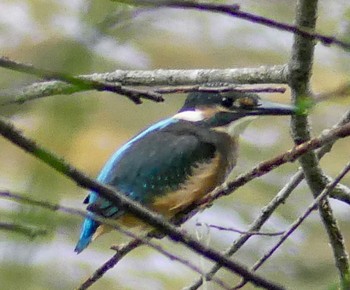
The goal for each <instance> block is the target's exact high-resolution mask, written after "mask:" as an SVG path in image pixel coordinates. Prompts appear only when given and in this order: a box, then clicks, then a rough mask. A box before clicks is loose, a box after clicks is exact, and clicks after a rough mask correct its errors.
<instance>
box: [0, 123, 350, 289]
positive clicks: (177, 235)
mask: <svg viewBox="0 0 350 290" xmlns="http://www.w3.org/2000/svg"><path fill="white" fill-rule="evenodd" d="M0 134H1V135H3V136H4V137H5V138H7V139H8V140H10V141H11V142H13V143H14V144H15V145H17V146H19V147H20V148H22V149H23V150H25V151H26V152H28V153H30V154H31V155H33V156H35V157H36V158H38V159H40V160H41V161H42V162H44V163H45V164H47V165H49V166H50V167H51V168H53V169H55V170H56V171H57V172H59V173H61V174H63V175H65V176H67V177H69V178H71V179H72V180H74V181H75V182H77V184H78V185H80V186H81V187H83V188H86V189H90V190H93V191H95V192H97V193H98V194H99V195H100V196H101V197H103V198H105V199H107V200H108V201H110V202H112V203H113V204H115V205H117V206H118V207H121V208H123V209H125V210H126V211H128V212H130V213H131V214H133V215H134V216H135V217H137V218H139V219H141V220H143V221H145V222H147V223H148V224H150V225H151V226H153V227H155V228H157V229H159V230H160V231H161V232H163V233H164V234H166V235H168V236H169V237H170V238H171V239H172V240H174V241H176V242H180V243H182V244H183V245H185V246H186V247H188V248H190V249H192V250H193V251H195V252H197V253H198V254H200V255H203V256H205V257H206V258H208V259H210V260H212V261H214V262H217V263H220V264H222V265H223V266H224V267H225V268H227V269H229V270H231V271H232V272H234V273H236V274H238V275H240V276H244V277H245V278H246V279H247V280H249V281H251V282H252V283H253V284H255V285H257V286H260V287H263V288H267V289H283V287H281V286H279V285H277V284H275V283H273V282H270V281H268V280H266V279H265V278H263V277H261V276H260V275H255V274H252V273H250V272H249V271H247V269H246V267H244V266H243V265H241V264H239V263H238V262H235V261H232V260H230V259H228V258H227V257H225V256H223V255H222V254H221V253H220V252H219V251H217V250H214V249H212V248H209V247H207V246H204V245H203V244H201V243H200V242H198V241H197V240H195V239H194V238H192V237H191V236H189V235H188V234H186V233H183V232H182V231H181V230H180V229H178V228H177V227H176V226H174V225H172V224H171V223H169V222H167V221H166V220H165V219H164V218H163V217H162V216H161V215H159V214H157V213H154V212H151V211H150V210H148V209H146V208H145V207H143V206H142V205H141V204H139V203H138V202H135V201H133V200H132V199H130V198H128V197H127V196H125V195H123V194H121V193H120V192H118V191H117V190H115V189H113V188H111V187H108V186H105V185H104V184H102V183H100V182H98V181H96V180H94V179H91V178H88V177H87V176H85V175H84V174H83V173H82V172H80V171H78V170H77V169H76V168H74V167H73V166H71V165H70V164H68V163H66V162H65V161H63V160H62V159H61V158H58V157H57V156H55V155H54V154H52V153H51V152H49V151H48V150H46V149H44V148H41V147H39V146H38V145H37V144H36V143H35V142H34V141H32V140H30V139H28V138H26V137H24V136H23V134H22V133H21V132H20V131H18V130H17V129H15V127H14V126H13V125H12V124H11V123H9V122H7V121H5V120H4V119H3V118H0ZM349 134H350V126H349Z"/></svg>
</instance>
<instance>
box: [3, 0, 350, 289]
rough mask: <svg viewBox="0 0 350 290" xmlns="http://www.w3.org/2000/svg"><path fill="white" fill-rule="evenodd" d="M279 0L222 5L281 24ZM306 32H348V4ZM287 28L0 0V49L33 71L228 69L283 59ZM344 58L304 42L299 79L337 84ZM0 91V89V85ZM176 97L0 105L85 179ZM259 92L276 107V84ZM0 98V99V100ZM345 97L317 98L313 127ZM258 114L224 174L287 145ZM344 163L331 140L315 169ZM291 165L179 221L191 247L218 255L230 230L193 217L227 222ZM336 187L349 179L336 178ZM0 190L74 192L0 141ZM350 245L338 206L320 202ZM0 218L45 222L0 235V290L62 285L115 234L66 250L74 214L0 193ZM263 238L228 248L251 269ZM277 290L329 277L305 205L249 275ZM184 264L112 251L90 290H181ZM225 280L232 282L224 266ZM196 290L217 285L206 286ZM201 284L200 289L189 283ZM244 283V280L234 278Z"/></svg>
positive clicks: (278, 226) (183, 14) (286, 15)
mask: <svg viewBox="0 0 350 290" xmlns="http://www.w3.org/2000/svg"><path fill="white" fill-rule="evenodd" d="M295 2H296V1H292V0H259V1H257V0H256V1H249V0H246V1H235V3H239V4H241V8H242V9H243V10H244V11H249V12H252V13H257V14H259V15H262V16H266V17H271V18H273V19H276V20H278V21H283V22H287V23H292V22H293V18H294V7H295ZM317 28H318V31H319V32H322V33H324V34H332V35H335V36H337V37H339V38H341V39H343V40H347V41H350V3H349V1H347V0H337V1H325V0H323V1H320V9H319V22H318V26H317ZM291 44H292V35H291V34H289V33H285V32H280V31H277V30H274V29H270V28H266V27H263V26H259V25H253V24H251V23H248V22H246V21H242V20H239V19H234V18H231V17H227V16H223V15H219V14H210V13H203V12H195V11H185V10H176V9H135V8H133V7H131V6H127V5H120V4H116V3H113V2H112V1H108V0H99V1H89V0H60V1H58V0H45V1H42V0H8V1H6V0H0V51H1V55H5V56H8V57H10V58H12V59H16V60H18V61H22V62H27V63H32V64H34V65H35V66H37V67H41V68H45V69H50V70H54V71H60V72H67V73H71V74H90V73H94V72H108V71H113V70H115V69H156V68H164V69H171V68H174V69H191V68H239V67H257V66H261V65H274V64H283V63H286V62H287V61H288V59H289V55H290V50H291ZM349 72H350V54H349V53H345V52H344V51H342V50H340V49H338V48H336V47H325V46H322V45H320V44H318V45H317V46H316V54H315V60H314V72H313V79H312V85H313V89H314V91H315V92H322V91H326V90H332V89H335V88H337V87H338V86H339V85H340V84H341V83H344V82H345V81H349ZM35 80H37V79H36V78H35V77H32V76H29V75H25V74H20V73H16V72H12V71H9V70H5V69H2V68H0V89H12V88H19V87H21V86H24V85H27V84H30V83H32V82H33V81H35ZM0 95H1V94H0ZM184 97H185V96H184V95H167V96H166V102H165V103H162V104H156V103H151V102H147V101H146V102H144V104H143V105H141V106H135V105H134V104H133V103H131V102H130V101H128V100H127V99H126V98H124V97H121V96H118V95H114V94H111V93H105V92H95V91H92V92H84V93H79V94H74V95H71V96H53V97H48V98H45V99H40V100H36V101H32V102H28V103H25V104H22V105H11V106H6V107H0V114H1V115H2V116H6V117H8V118H10V119H11V120H12V121H13V122H14V123H15V124H16V125H17V126H18V127H19V128H21V129H22V130H23V132H24V133H25V134H26V135H27V136H30V137H31V138H34V139H35V140H37V142H38V143H39V144H41V145H43V146H45V147H46V148H49V149H50V150H52V151H54V152H55V153H57V154H58V155H60V156H62V157H64V158H65V159H66V160H68V161H69V162H71V163H72V164H73V165H74V166H76V167H78V168H79V169H81V170H83V171H84V172H86V173H87V174H89V175H90V176H92V177H95V176H96V175H97V174H98V172H99V170H100V169H101V167H102V166H103V164H104V163H105V162H106V160H107V159H108V157H109V156H110V155H111V154H112V153H113V152H114V150H116V149H117V148H118V147H120V146H121V145H122V144H123V143H125V142H126V141H127V140H128V139H129V138H131V137H132V136H133V135H134V134H136V133H138V132H139V131H140V130H141V129H143V128H145V127H146V126H148V125H149V124H151V123H153V122H155V121H157V120H159V119H161V118H163V117H166V116H169V115H171V114H173V113H174V112H175V111H176V110H178V108H179V107H180V106H181V104H182V102H183V100H184ZM263 97H266V98H270V99H273V100H275V101H279V102H284V103H288V102H289V93H288V92H287V93H286V94H284V95H281V94H279V95H265V96H263ZM0 101H1V99H0ZM349 105H350V100H349V98H342V99H340V98H338V99H329V100H327V101H325V102H322V103H320V104H318V105H317V106H316V107H315V109H314V110H313V111H312V112H311V116H310V118H311V120H312V126H313V135H315V136H316V135H318V134H319V133H321V132H322V130H323V129H326V128H329V127H330V126H332V125H333V124H334V123H336V122H337V121H338V120H339V119H340V117H341V116H342V115H343V113H344V112H345V111H346V110H347V108H349ZM276 120H277V119H275V117H264V118H261V119H259V120H258V121H255V122H254V123H253V124H251V125H250V126H249V128H248V129H247V130H246V131H245V133H244V134H243V135H242V137H241V155H240V158H239V161H238V166H237V167H236V168H235V170H234V172H233V176H236V175H238V174H240V173H243V172H245V171H247V170H248V169H249V168H251V167H252V166H253V165H255V164H256V163H258V162H260V161H263V160H265V159H268V158H270V157H273V156H275V155H276V154H278V153H282V152H284V151H285V150H287V149H289V148H290V147H291V146H292V139H291V137H290V135H289V119H288V118H285V117H281V118H279V119H278V122H277V121H276ZM348 161H349V140H342V141H339V142H337V143H336V145H335V146H334V149H333V151H332V153H331V154H328V155H327V157H325V158H324V159H323V160H322V162H321V164H322V166H323V168H324V171H325V172H326V173H327V174H329V175H330V176H335V175H336V174H337V173H338V172H339V171H340V170H341V169H342V168H343V166H344V165H345V163H346V162H348ZM297 168H298V164H297V163H294V164H288V165H285V166H282V167H280V168H278V169H276V170H274V171H273V172H271V173H270V174H268V175H266V176H264V177H263V178H259V179H258V180H254V181H253V182H251V183H249V184H248V185H247V186H245V187H243V188H241V189H239V190H238V191H236V192H235V193H234V194H232V195H231V196H229V197H225V198H223V199H221V200H219V201H217V202H216V203H215V205H214V206H213V207H211V208H210V209H208V210H206V211H204V212H203V213H201V214H198V215H197V216H195V217H194V218H192V219H191V220H190V221H188V222H187V223H186V224H185V225H184V228H185V229H186V230H187V231H188V232H190V233H192V234H193V235H194V236H197V237H198V239H200V240H201V241H203V243H206V244H209V245H211V246H215V248H217V249H219V250H224V249H225V248H226V247H227V246H229V245H230V244H231V243H232V241H233V240H234V239H236V238H237V237H238V236H239V235H238V234H236V233H232V232H222V231H217V230H215V229H211V230H210V231H208V230H207V228H206V227H198V226H196V225H195V224H196V222H200V223H210V224H216V225H220V226H227V227H235V228H237V229H240V230H245V229H247V226H248V225H249V224H250V223H251V222H252V221H253V220H254V218H255V217H256V216H257V215H258V214H259V212H260V209H261V208H262V207H263V206H264V205H266V204H267V203H268V202H269V201H270V200H271V199H272V198H273V196H274V195H275V194H276V193H277V192H278V191H279V190H280V189H281V187H282V186H283V185H284V184H285V183H286V182H288V180H289V178H290V177H291V176H292V175H293V173H294V172H295V171H296V170H297ZM343 183H344V184H347V185H348V186H349V185H350V177H346V178H345V179H344V180H343ZM0 189H9V190H11V191H14V192H20V193H24V194H28V195H30V196H32V197H33V198H37V199H42V200H46V201H50V202H55V203H60V204H63V205H68V206H74V207H77V208H83V205H82V200H83V199H84V197H85V195H86V192H85V191H84V190H82V189H81V188H79V187H77V186H76V184H75V183H74V182H72V181H70V180H68V179H67V178H65V177H63V176H60V175H59V174H57V173H56V172H54V171H53V170H52V169H50V168H48V167H47V166H45V165H43V164H42V163H40V162H39V161H37V160H35V159H34V158H33V157H31V156H29V155H28V154H26V153H24V152H23V151H21V150H20V149H18V148H17V147H15V146H13V145H12V144H10V143H9V142H8V141H6V140H4V139H3V138H0ZM311 201H312V196H311V194H310V191H309V190H308V188H307V187H306V185H305V183H303V184H302V185H301V186H299V188H298V190H296V191H295V192H294V193H293V194H292V195H291V197H290V198H289V199H288V201H287V202H286V203H285V204H284V205H283V206H281V207H280V208H279V209H278V210H277V211H276V212H275V214H274V215H273V217H272V218H271V220H270V221H269V222H268V223H267V224H266V226H264V227H263V230H264V231H280V230H284V229H286V227H288V225H289V224H290V223H291V222H292V221H294V220H295V219H296V218H297V217H298V216H299V215H300V214H302V213H303V212H304V210H305V208H306V206H307V205H308V204H309V203H310V202H311ZM331 203H332V206H333V207H334V212H335V215H336V217H337V218H338V220H339V224H340V226H341V229H342V232H343V234H344V236H345V238H346V243H347V244H346V245H347V249H348V250H349V249H350V211H349V206H346V205H345V204H342V203H341V202H338V201H334V200H332V201H331ZM0 221H1V222H14V223H19V224H23V225H27V226H35V227H39V228H42V229H47V230H48V234H47V235H46V236H43V237H42V236H41V237H37V238H35V239H30V238H28V237H25V236H22V235H19V234H14V233H9V232H6V231H0V288H1V289H10V290H12V289H33V290H34V289H35V290H40V289H72V288H74V287H77V286H78V285H79V284H80V283H81V282H82V281H83V280H84V279H85V278H87V277H88V276H89V275H91V274H92V273H93V271H94V270H95V269H96V268H97V267H99V266H100V265H101V264H102V263H103V262H104V261H106V260H107V259H108V258H109V257H111V256H112V255H113V251H111V250H110V249H109V247H110V245H112V244H116V243H123V242H126V241H127V239H126V238H125V237H123V236H122V235H120V234H118V233H111V234H109V235H106V236H103V237H102V238H100V239H98V240H97V241H95V242H94V243H93V244H92V245H91V246H90V247H89V248H88V249H87V250H85V251H84V252H83V253H82V254H80V255H79V256H77V255H76V254H75V253H74V252H73V250H74V247H75V243H76V241H77V239H78V235H79V230H80V224H81V222H82V219H81V218H79V217H75V216H70V215H67V214H64V213H59V212H50V211H48V210H45V209H40V208H37V207H31V206H27V205H21V204H17V203H15V202H12V201H8V200H1V199H0ZM276 240H277V238H276V237H253V238H251V239H250V240H249V242H248V243H247V244H246V245H245V246H244V247H243V248H242V249H241V250H240V251H239V252H238V253H237V254H236V255H235V257H236V259H237V260H239V261H240V262H242V263H244V264H246V265H252V264H253V263H254V262H255V261H256V260H257V259H258V258H259V257H260V256H261V255H262V254H263V253H264V252H265V251H266V250H267V249H269V248H270V247H271V246H272V245H273V244H274V243H275V242H276ZM159 243H160V244H161V245H162V246H164V247H165V248H167V249H171V250H172V251H174V252H175V253H177V254H180V255H182V256H184V257H186V258H188V259H190V260H191V261H192V262H193V263H194V264H196V265H199V266H200V267H202V269H204V270H205V269H209V268H210V263H209V262H208V261H205V260H202V259H200V258H199V257H198V256H197V255H194V254H193V253H191V252H190V251H188V250H187V249H186V248H184V247H182V246H179V245H174V244H172V243H170V242H169V241H167V240H166V239H164V240H162V241H160V242H159ZM260 273H263V275H264V276H266V277H269V278H271V279H273V280H274V281H278V282H280V283H282V284H284V285H286V286H287V288H290V289H335V285H336V283H337V280H338V276H337V270H336V268H335V266H334V260H333V256H332V251H331V249H330V247H329V242H328V238H327V235H326V233H325V230H324V228H323V226H322V225H321V222H320V219H319V216H318V214H317V213H316V212H315V213H313V214H312V215H311V216H310V217H309V218H308V219H307V220H306V221H305V222H304V223H303V225H302V226H301V227H300V228H299V229H298V230H297V231H296V232H295V233H294V234H293V235H292V236H291V237H290V238H289V239H288V241H287V242H286V243H285V244H284V245H283V246H282V247H281V248H280V249H279V250H278V251H277V252H276V253H275V254H274V256H273V257H272V258H271V259H270V260H269V261H268V262H267V263H266V265H264V266H263V268H262V269H261V270H260ZM196 277H197V274H196V273H193V272H192V271H191V270H189V269H187V268H186V267H184V266H182V265H179V264H178V263H176V262H172V261H170V260H169V259H167V258H165V257H163V256H161V255H160V254H158V253H156V252H154V251H153V250H151V249H149V248H147V247H141V248H139V249H137V250H136V251H134V252H132V253H131V254H129V255H128V256H127V257H126V258H124V259H123V260H122V261H121V262H120V264H118V266H117V267H115V268H114V269H112V270H110V271H109V272H108V273H107V275H106V276H105V277H104V278H102V279H101V280H99V281H98V282H97V283H96V284H95V285H94V286H93V287H92V288H91V289H96V290H97V289H123V290H124V289H140V285H142V289H146V290H147V289H155V290H161V289H181V288H182V287H184V286H186V285H189V284H190V283H191V281H193V279H194V278H196ZM219 277H221V278H223V279H225V281H226V282H227V283H232V285H234V283H235V282H237V281H239V280H238V279H235V278H234V277H232V275H231V274H228V273H227V272H225V271H221V272H220V275H219ZM207 287H208V288H207V289H217V286H215V285H211V284H210V285H207ZM203 289H204V288H203ZM245 289H251V286H249V285H248V286H246V288H245Z"/></svg>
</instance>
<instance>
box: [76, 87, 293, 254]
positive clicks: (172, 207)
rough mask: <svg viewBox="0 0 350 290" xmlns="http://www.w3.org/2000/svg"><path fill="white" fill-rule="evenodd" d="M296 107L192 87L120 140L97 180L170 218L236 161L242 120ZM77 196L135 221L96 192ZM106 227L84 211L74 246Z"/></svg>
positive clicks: (91, 207) (107, 213)
mask: <svg viewBox="0 0 350 290" xmlns="http://www.w3.org/2000/svg"><path fill="white" fill-rule="evenodd" d="M207 86H216V85H214V84H208V85H207ZM295 112H296V109H295V107H293V106H291V105H284V104H279V103H272V102H269V101H266V100H263V99H262V98H260V96H259V95H258V94H255V93H250V92H243V91H231V92H210V91H196V92H191V93H189V94H188V95H187V97H186V99H185V102H184V105H183V106H182V107H181V109H180V110H179V111H178V112H177V113H176V114H175V115H174V116H172V117H169V118H167V119H163V120H161V121H159V122H157V123H155V124H154V125H151V126H150V127H148V128H146V129H144V130H143V131H141V132H140V133H139V134H137V135H136V136H135V137H133V138H132V139H131V140H130V141H128V142H127V143H126V144H124V145H123V146H122V147H120V148H119V149H118V150H117V151H116V152H115V153H114V154H113V155H112V156H111V157H110V159H109V160H108V161H107V163H106V164H105V165H104V167H103V169H102V170H101V172H100V174H99V175H98V177H97V180H98V181H99V182H101V183H103V184H106V185H108V186H111V187H113V188H115V189H116V190H117V191H118V192H120V193H122V194H124V195H126V196H127V197H129V198H131V199H132V200H134V201H136V202H139V203H140V204H142V205H144V206H146V207H147V208H148V209H150V210H153V211H155V212H157V213H160V214H161V215H163V216H164V217H165V218H167V219H169V218H171V217H173V216H174V215H175V214H177V213H179V212H181V211H182V210H184V209H185V208H186V207H188V206H190V205H191V204H193V203H194V202H195V201H196V200H198V199H201V198H202V197H204V196H206V195H207V194H208V193H210V192H211V191H212V190H214V189H215V188H216V187H217V186H219V185H220V184H222V183H223V182H224V181H225V179H226V177H227V176H228V175H229V173H230V172H231V171H232V169H233V168H234V166H235V165H236V161H237V155H238V137H239V134H240V133H241V132H242V130H244V128H245V127H246V126H247V124H248V123H249V121H251V120H252V119H254V118H256V117H258V116H262V115H275V116H279V115H292V114H295ZM84 204H87V210H88V211H89V212H90V213H91V214H95V215H99V216H102V217H104V218H112V219H117V220H118V223H119V224H120V225H123V226H125V227H128V228H137V227H138V226H140V225H142V222H141V221H140V220H138V219H137V218H135V217H133V216H132V215H131V214H128V213H126V212H125V210H124V209H123V208H119V207H118V206H117V205H115V204H113V203H111V202H110V201H108V200H106V199H104V198H103V197H101V196H99V194H98V193H97V192H94V191H91V192H89V194H88V196H87V197H86V199H85V200H84ZM109 230H110V228H109V227H108V226H106V225H103V224H101V223H99V222H98V221H95V220H94V219H93V217H91V216H90V217H89V216H87V217H86V218H85V220H84V222H83V224H82V228H81V233H80V237H79V241H78V243H77V245H76V247H75V252H76V253H80V252H82V251H83V250H84V249H85V248H86V247H87V246H88V245H89V244H90V243H91V241H92V240H94V239H96V238H97V237H98V236H100V235H102V234H103V233H106V232H108V231H109Z"/></svg>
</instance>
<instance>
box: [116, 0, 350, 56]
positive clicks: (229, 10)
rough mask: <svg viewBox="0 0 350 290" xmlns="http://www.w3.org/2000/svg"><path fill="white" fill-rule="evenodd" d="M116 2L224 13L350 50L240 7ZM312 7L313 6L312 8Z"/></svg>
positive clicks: (154, 0) (341, 43)
mask: <svg viewBox="0 0 350 290" xmlns="http://www.w3.org/2000/svg"><path fill="white" fill-rule="evenodd" d="M114 1H115V2H128V3H130V4H134V5H141V6H145V5H147V6H154V7H156V8H157V7H169V8H183V9H197V10H204V11H209V12H215V13H222V14H226V15H229V16H233V17H235V18H240V19H243V20H247V21H249V22H252V23H256V24H261V25H264V26H267V27H271V28H276V29H278V30H281V31H286V32H291V33H293V34H294V35H298V36H301V37H304V38H307V39H311V40H317V41H320V42H321V43H322V44H323V45H327V46H329V45H336V46H338V47H340V48H342V49H344V50H347V51H348V50H350V43H348V42H345V41H342V40H339V39H337V38H336V37H334V36H327V35H323V34H320V33H316V32H314V31H313V30H309V29H308V27H303V26H302V25H299V24H300V23H297V24H296V25H292V24H288V23H283V22H279V21H276V20H273V19H270V18H266V17H263V16H260V15H256V14H253V13H249V12H244V11H242V10H240V9H239V6H238V5H235V4H232V5H220V4H214V3H198V2H193V1H172V0H170V1H167V0H166V1H160V0H142V1H141V0H127V1H125V0H123V1H117V0H114ZM310 7H311V6H310Z"/></svg>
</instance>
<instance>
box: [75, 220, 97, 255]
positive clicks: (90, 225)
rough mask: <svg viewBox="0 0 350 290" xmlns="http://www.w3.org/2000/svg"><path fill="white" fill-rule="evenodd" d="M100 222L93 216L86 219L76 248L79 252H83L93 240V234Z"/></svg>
mask: <svg viewBox="0 0 350 290" xmlns="http://www.w3.org/2000/svg"><path fill="white" fill-rule="evenodd" d="M99 225H100V224H99V223H98V222H96V221H94V220H93V219H91V218H86V219H85V220H84V223H83V226H82V229H81V234H80V237H79V241H78V243H77V245H76V247H75V249H74V252H76V253H77V254H79V253H81V252H82V251H83V250H84V249H85V248H86V247H87V246H88V245H89V244H90V242H91V239H92V236H93V234H94V233H95V232H96V230H97V228H98V226H99Z"/></svg>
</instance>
